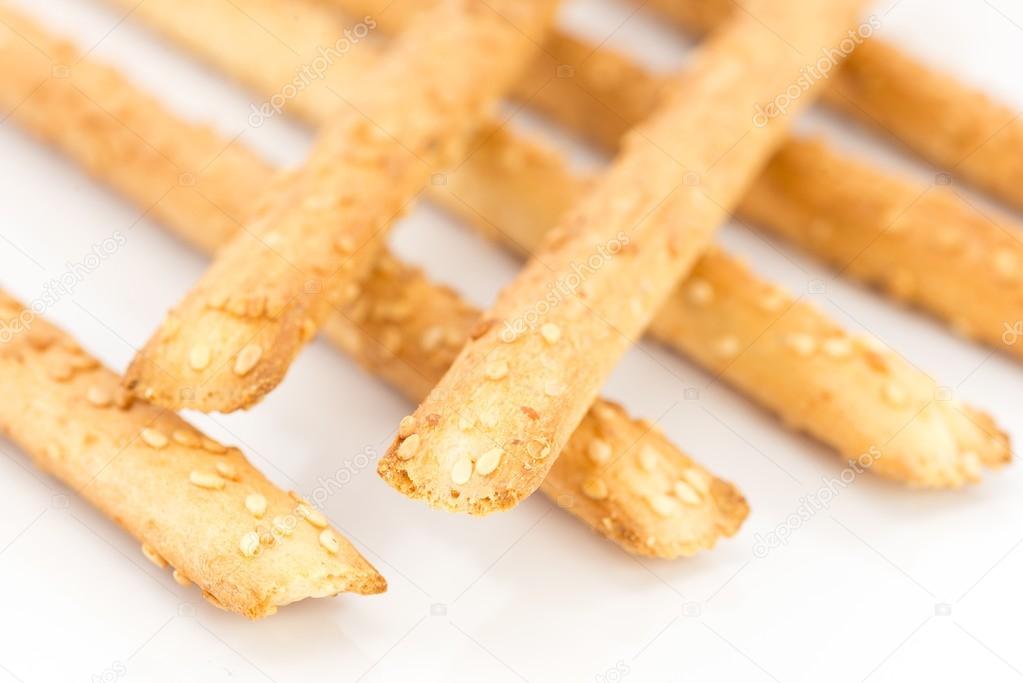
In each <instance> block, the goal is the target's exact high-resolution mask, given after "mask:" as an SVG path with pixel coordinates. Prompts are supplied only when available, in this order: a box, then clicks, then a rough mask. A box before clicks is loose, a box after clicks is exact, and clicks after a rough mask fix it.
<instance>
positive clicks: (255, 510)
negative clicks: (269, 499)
mask: <svg viewBox="0 0 1023 683" xmlns="http://www.w3.org/2000/svg"><path fill="white" fill-rule="evenodd" d="M245 509H246V510H248V511H249V512H251V513H252V515H253V516H254V517H255V518H256V519H260V518H262V517H263V515H265V514H266V496H264V495H263V494H261V493H250V494H249V495H247V496H245Z"/></svg>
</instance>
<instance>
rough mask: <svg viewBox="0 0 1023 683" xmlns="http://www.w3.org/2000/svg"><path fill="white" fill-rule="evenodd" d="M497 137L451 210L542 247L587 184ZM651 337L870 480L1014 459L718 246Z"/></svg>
mask: <svg viewBox="0 0 1023 683" xmlns="http://www.w3.org/2000/svg"><path fill="white" fill-rule="evenodd" d="M501 135H508V133H507V132H503V131H502V132H499V133H498V132H495V134H494V137H492V138H491V140H492V141H493V144H492V145H486V146H484V147H481V148H480V149H478V150H477V152H476V154H474V155H473V158H472V159H471V160H470V161H469V162H468V163H467V164H465V165H464V166H463V167H462V168H460V169H459V172H458V173H456V174H453V175H451V176H450V177H449V179H448V185H447V187H448V189H449V190H450V193H451V194H450V195H449V197H450V198H451V201H449V202H448V203H447V205H448V206H449V207H450V208H451V209H452V210H454V211H455V212H456V213H458V214H459V215H461V216H462V217H464V218H465V219H466V220H467V221H468V222H470V223H471V224H473V225H474V227H476V228H477V229H478V230H479V231H480V232H483V233H484V234H488V235H489V236H491V237H494V238H496V239H498V240H499V241H500V242H501V243H502V244H503V245H505V246H508V247H510V248H512V249H513V250H515V251H517V252H519V253H520V254H522V255H526V254H529V253H531V252H532V251H533V250H535V249H537V248H540V246H541V244H542V237H543V230H542V229H538V227H539V226H544V225H553V224H554V222H555V221H556V220H557V217H558V216H560V215H561V214H562V212H563V211H564V210H566V209H567V208H568V207H569V206H571V204H572V202H573V201H574V199H575V197H574V196H573V195H572V193H571V192H566V191H565V190H564V188H574V189H573V190H572V191H573V192H575V193H577V194H580V193H582V192H583V188H584V183H583V182H581V181H580V180H579V179H577V178H574V177H573V176H572V175H571V174H570V173H569V172H568V170H567V169H566V167H565V164H564V162H563V161H562V160H561V159H560V158H558V157H557V156H554V155H551V154H549V153H546V154H545V153H543V152H541V151H540V150H534V152H533V153H532V154H525V153H523V154H520V155H517V156H515V157H509V156H508V155H507V144H505V142H503V141H501V140H500V136H501ZM784 156H785V154H782V158H784ZM772 174H773V172H772V171H769V172H768V174H767V176H766V177H770V176H771V175H772ZM803 177H805V176H803ZM816 177H817V178H822V177H830V176H822V175H819V174H818V175H816ZM559 178H560V180H559ZM758 187H759V184H758ZM857 187H859V186H857ZM860 189H863V188H860ZM769 190H770V188H768V191H769ZM863 191H864V192H866V190H865V189H864V190H863ZM757 192H759V190H755V191H754V193H753V194H751V195H749V197H753V196H754V195H755V194H756V193H757ZM775 192H781V190H780V189H778V190H775ZM853 194H854V192H851V194H850V196H853ZM860 196H862V194H861V195H860ZM527 198H528V199H527ZM780 201H784V199H782V200H780ZM789 210H790V211H791V209H789ZM765 211H766V209H765ZM481 215H482V216H487V220H485V221H483V220H481V219H480V216H481ZM778 215H782V216H784V212H780V213H779V214H778ZM473 221H475V223H473ZM495 227H496V229H495ZM838 229H839V228H837V227H836V230H838ZM942 272H949V271H942ZM921 277H922V276H921ZM649 332H650V334H651V335H652V336H653V338H655V339H656V340H658V341H659V342H661V343H663V344H665V345H666V346H669V347H671V348H673V349H675V350H677V351H680V352H681V353H682V354H683V355H685V356H687V357H689V358H691V359H692V360H694V361H696V362H697V363H699V364H700V365H702V366H703V367H704V368H706V369H708V370H709V371H711V372H713V373H714V374H715V375H717V376H719V377H721V378H722V379H724V380H726V381H727V382H729V383H730V384H732V385H733V386H734V387H736V388H737V389H739V390H740V391H742V392H743V393H744V394H745V395H747V396H749V397H750V398H752V399H753V400H755V401H756V402H757V403H759V404H760V405H762V406H763V407H765V408H767V409H768V410H770V411H772V412H774V413H777V414H778V415H779V416H780V417H781V418H782V419H783V420H784V421H785V423H786V424H788V425H790V426H791V427H793V428H795V429H799V430H802V431H805V432H807V433H808V434H811V435H812V436H814V437H816V438H818V439H820V440H821V441H822V442H824V443H826V444H828V445H830V446H832V447H833V448H835V449H836V450H837V451H838V452H839V453H840V454H842V455H843V456H844V457H846V458H848V459H850V460H861V459H862V458H865V457H868V456H869V459H870V460H871V461H872V465H871V467H870V469H871V470H872V471H873V472H876V473H878V474H881V475H882V476H886V477H889V478H892V479H896V480H898V481H902V482H904V483H907V484H909V485H910V486H914V487H929V488H935V487H942V488H944V487H958V486H962V485H963V484H965V483H968V482H973V481H976V480H977V479H978V476H979V472H980V465H983V466H988V467H997V466H999V465H1001V464H1003V463H1005V462H1008V460H1009V459H1010V452H1009V447H1008V439H1007V437H1006V436H1005V435H1004V434H1003V433H1002V432H1001V431H1000V430H999V429H998V428H997V426H996V425H995V424H994V423H993V421H992V420H991V418H990V417H988V416H987V415H985V414H983V413H980V412H979V411H977V410H975V409H973V408H971V407H968V406H965V405H962V404H960V403H958V402H956V401H954V400H952V399H951V397H948V396H945V395H944V394H943V393H942V392H941V391H940V390H939V387H938V385H937V384H936V383H935V382H934V380H932V379H931V378H930V377H928V376H926V375H925V374H923V373H922V372H920V371H919V370H917V369H916V368H915V367H914V366H912V365H911V364H909V363H907V362H906V361H905V360H903V359H901V358H899V357H897V356H896V355H895V354H893V353H892V352H891V351H890V350H887V349H885V348H884V347H882V346H879V345H878V343H877V342H876V341H873V340H871V339H869V338H864V339H857V338H853V337H851V336H850V335H848V334H847V333H846V332H844V331H843V330H842V329H841V328H840V327H839V326H838V325H837V324H836V323H834V322H833V321H831V320H830V319H828V318H827V316H825V315H824V314H823V313H822V312H820V311H817V310H816V309H814V308H813V307H811V306H808V305H805V304H797V303H796V302H795V301H794V300H793V299H792V298H791V297H790V296H789V295H788V294H786V293H785V292H784V291H782V290H781V289H779V288H778V287H776V286H774V285H771V284H769V283H767V282H764V281H763V280H760V279H759V278H757V277H756V276H755V275H754V274H753V273H751V272H750V271H749V270H748V269H747V268H746V267H745V266H744V265H743V264H741V263H740V262H739V261H737V260H736V259H735V258H732V257H729V256H728V255H727V254H725V253H724V252H722V251H720V250H718V249H712V250H711V251H709V252H708V253H706V254H704V256H703V257H702V258H701V259H700V261H699V262H698V263H697V265H696V267H695V268H694V270H693V273H692V274H691V275H690V277H689V278H688V280H687V281H686V282H685V283H683V284H682V285H680V286H679V287H678V288H677V289H676V291H675V292H673V293H672V295H671V296H670V297H669V299H668V301H667V302H666V303H665V305H664V306H663V307H662V308H661V310H660V311H659V312H658V314H657V316H656V317H655V318H654V321H653V322H652V323H651V326H650V329H649ZM853 416H854V417H853ZM865 454H866V455H865ZM874 461H876V462H874ZM559 462H560V461H559Z"/></svg>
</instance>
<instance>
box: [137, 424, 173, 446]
mask: <svg viewBox="0 0 1023 683" xmlns="http://www.w3.org/2000/svg"><path fill="white" fill-rule="evenodd" d="M142 440H143V441H144V442H145V444H146V445H147V446H149V447H150V448H157V449H159V448H165V447H166V446H167V444H168V443H169V442H168V439H167V435H166V434H164V433H163V432H161V431H160V430H158V429H150V428H148V427H147V428H146V429H143V430H142Z"/></svg>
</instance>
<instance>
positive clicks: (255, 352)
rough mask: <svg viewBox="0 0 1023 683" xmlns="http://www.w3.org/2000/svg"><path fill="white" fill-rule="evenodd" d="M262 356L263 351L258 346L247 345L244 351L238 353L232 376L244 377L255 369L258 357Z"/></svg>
mask: <svg viewBox="0 0 1023 683" xmlns="http://www.w3.org/2000/svg"><path fill="white" fill-rule="evenodd" d="M262 355H263V349H262V347H260V346H259V345H258V344H249V345H248V346H246V347H245V348H244V349H242V350H241V351H239V352H238V357H237V358H236V359H235V361H234V374H236V375H238V376H239V377H244V376H245V375H247V374H249V373H250V372H251V371H252V368H254V367H256V364H257V363H259V359H260V357H262Z"/></svg>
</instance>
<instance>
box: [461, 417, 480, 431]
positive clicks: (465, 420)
mask: <svg viewBox="0 0 1023 683" xmlns="http://www.w3.org/2000/svg"><path fill="white" fill-rule="evenodd" d="M475 424H476V418H474V417H473V416H472V415H465V414H462V415H459V416H458V428H459V429H461V430H462V431H463V432H467V431H469V430H470V429H472V428H473V425H475Z"/></svg>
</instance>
